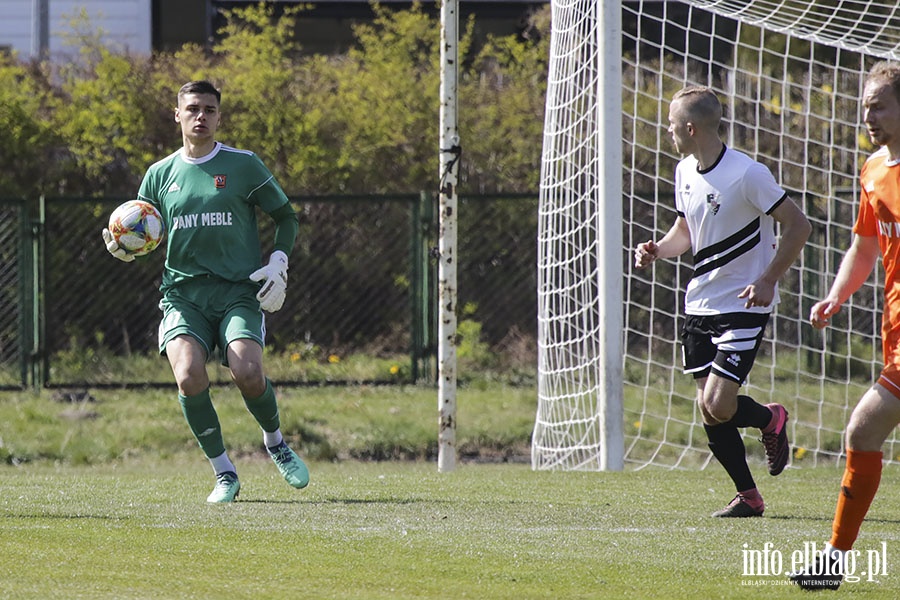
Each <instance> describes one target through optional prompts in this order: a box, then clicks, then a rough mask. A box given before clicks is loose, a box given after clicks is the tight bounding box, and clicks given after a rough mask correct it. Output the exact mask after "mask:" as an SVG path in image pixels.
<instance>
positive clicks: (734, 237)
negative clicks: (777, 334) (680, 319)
mask: <svg viewBox="0 0 900 600" xmlns="http://www.w3.org/2000/svg"><path fill="white" fill-rule="evenodd" d="M786 198H787V194H786V193H785V191H784V190H783V189H782V188H781V186H780V185H778V183H776V181H775V178H774V177H773V176H772V173H771V171H769V169H768V168H766V167H765V166H764V165H762V164H760V163H758V162H756V161H755V160H753V159H752V158H750V157H749V156H747V155H746V154H744V153H743V152H739V151H737V150H732V149H731V148H727V147H723V150H722V154H720V155H719V158H718V160H716V162H715V164H713V165H712V166H711V167H709V168H708V169H705V170H703V171H700V170H699V169H698V165H697V159H696V158H694V156H693V155H691V156H688V157H687V158H685V159H683V160H682V161H680V162H679V163H678V166H677V167H676V169H675V209H676V211H677V212H678V215H679V216H681V217H684V218H685V219H686V220H687V224H688V229H689V230H690V233H691V248H692V252H693V255H694V275H693V278H692V279H691V281H690V282H689V283H688V286H687V293H686V295H685V313H686V314H689V315H716V314H722V313H730V312H757V313H768V312H771V311H772V309H773V307H774V306H775V304H777V303H778V301H779V295H778V286H777V285H776V287H775V297H774V299H773V301H772V304H771V305H770V306H768V307H765V306H754V307H751V308H745V307H744V303H745V302H746V300H744V299H742V298H738V294H740V293H741V291H743V289H744V288H745V287H747V286H748V285H750V284H751V283H753V282H754V281H756V280H757V279H758V278H759V276H760V275H762V273H763V271H765V270H766V268H767V267H768V266H769V263H771V262H772V258H773V257H774V256H775V248H776V239H775V220H774V219H773V218H772V216H771V214H772V211H773V210H775V209H776V208H777V207H778V205H779V204H781V202H783V201H784V200H785V199H786Z"/></svg>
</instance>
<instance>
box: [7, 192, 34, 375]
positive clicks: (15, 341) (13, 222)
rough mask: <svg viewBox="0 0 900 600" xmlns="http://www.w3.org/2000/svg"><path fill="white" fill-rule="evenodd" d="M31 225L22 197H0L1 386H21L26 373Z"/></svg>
mask: <svg viewBox="0 0 900 600" xmlns="http://www.w3.org/2000/svg"><path fill="white" fill-rule="evenodd" d="M28 225H29V223H28V221H27V219H26V216H25V203H24V202H23V201H21V200H2V201H0V389H8V388H10V387H13V388H14V387H18V386H19V385H20V384H21V382H22V381H23V380H24V379H25V377H26V373H25V371H24V369H25V360H26V356H25V353H26V352H27V348H28V343H29V341H30V339H28V338H29V336H28V335H27V331H26V329H25V319H26V311H25V305H26V303H27V299H26V297H25V296H26V292H27V289H28V288H27V287H26V286H27V285H28V284H29V283H30V281H29V278H28V273H29V270H28V269H26V268H24V267H23V265H24V264H25V263H26V262H27V261H28V250H29V249H28V248H27V247H26V246H25V244H26V242H27V240H28V239H29V237H30V236H28V235H27V231H26V228H27V227H28Z"/></svg>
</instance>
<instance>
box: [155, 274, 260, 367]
mask: <svg viewBox="0 0 900 600" xmlns="http://www.w3.org/2000/svg"><path fill="white" fill-rule="evenodd" d="M258 291H259V286H258V285H257V284H255V283H253V282H251V281H248V282H247V284H243V283H233V282H230V281H222V280H217V279H201V280H196V281H190V282H187V283H184V284H181V285H179V286H177V287H171V288H169V289H167V290H166V291H165V293H164V294H163V298H162V300H160V302H159V309H160V310H161V311H162V313H163V316H162V321H160V323H159V353H160V354H162V355H165V353H166V344H168V343H169V341H170V340H172V339H173V338H175V337H177V336H179V335H189V336H191V337H193V338H194V339H196V340H197V341H199V342H200V344H201V345H202V346H203V348H204V349H205V350H206V356H207V358H209V357H210V356H211V355H212V353H213V351H215V350H216V348H218V349H219V354H221V358H222V364H223V365H225V366H226V367H227V366H228V355H227V353H226V352H225V349H226V348H227V347H228V344H230V343H231V342H233V341H234V340H239V339H251V340H256V342H257V343H259V345H260V346H263V347H264V346H265V339H266V320H265V316H264V315H263V312H262V310H260V308H259V300H257V299H256V293H257V292H258Z"/></svg>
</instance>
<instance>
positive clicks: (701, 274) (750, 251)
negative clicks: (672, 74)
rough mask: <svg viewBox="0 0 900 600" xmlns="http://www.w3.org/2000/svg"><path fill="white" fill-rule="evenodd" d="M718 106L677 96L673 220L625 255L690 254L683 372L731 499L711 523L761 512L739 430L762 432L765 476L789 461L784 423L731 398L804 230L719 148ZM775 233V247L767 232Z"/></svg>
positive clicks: (757, 172) (777, 192)
mask: <svg viewBox="0 0 900 600" xmlns="http://www.w3.org/2000/svg"><path fill="white" fill-rule="evenodd" d="M721 119H722V105H721V103H720V102H719V99H718V98H717V97H716V95H715V93H714V92H713V91H712V90H710V89H709V88H706V87H687V88H684V89H683V90H681V91H679V92H677V93H676V94H675V96H674V97H673V98H672V103H671V105H670V108H669V133H670V134H671V135H672V138H673V141H674V142H675V147H676V149H677V150H678V152H680V153H682V154H685V155H688V156H686V158H684V159H683V160H682V161H680V162H679V163H678V166H677V167H676V170H675V208H676V212H677V215H678V217H677V218H676V220H675V223H674V224H673V225H672V227H671V229H669V231H668V232H667V233H666V235H665V236H663V238H662V239H661V240H659V241H658V242H655V241H652V240H650V241H647V242H643V243H640V244H638V245H637V247H636V248H635V250H634V257H635V267H638V268H643V267H646V266H648V265H650V264H651V263H652V262H653V261H654V260H656V259H658V258H674V257H676V256H680V255H681V254H683V253H685V252H687V251H688V250H691V252H692V254H693V257H694V274H693V277H692V279H691V281H690V282H689V283H688V286H687V293H686V295H685V318H684V326H683V329H682V346H683V360H684V370H685V372H686V373H689V374H691V375H692V376H693V377H694V381H695V382H696V385H697V401H698V403H699V406H700V412H701V414H702V416H703V426H704V429H705V430H706V433H707V436H708V437H709V447H710V450H711V451H712V453H713V456H715V457H716V459H717V460H718V461H719V462H720V463H721V464H722V466H723V467H724V468H725V471H726V472H727V473H728V475H729V477H730V478H731V480H732V481H733V482H734V485H735V489H736V491H737V495H736V496H735V497H734V499H733V500H732V501H731V502H730V503H729V504H728V505H727V506H726V507H725V508H723V509H721V510H718V511H716V512H714V513H713V516H715V517H756V516H761V515H762V514H763V510H764V509H765V503H764V502H763V499H762V495H761V494H760V493H759V490H758V489H757V487H756V483H755V482H754V480H753V475H752V474H751V472H750V468H749V466H748V464H747V455H746V449H745V447H744V442H743V439H742V437H741V433H740V428H743V427H755V428H758V429H760V431H761V432H762V441H763V444H764V446H765V449H766V459H767V462H768V469H769V473H770V474H771V475H778V474H779V473H781V472H782V470H784V467H785V465H786V464H787V460H788V455H789V444H788V439H787V420H788V413H787V410H785V408H784V407H783V406H782V405H780V404H776V403H773V404H767V405H761V404H759V403H757V402H756V401H755V400H753V399H752V398H751V397H749V396H746V395H739V394H738V392H739V390H740V387H741V385H742V384H743V383H744V381H745V380H746V378H747V375H748V374H749V373H750V369H751V367H752V366H753V362H754V360H755V359H756V353H757V351H758V349H759V345H760V342H761V341H762V337H763V333H764V331H765V328H766V324H767V322H768V319H769V314H770V313H771V311H772V309H773V307H774V305H775V304H777V303H778V300H779V299H778V280H779V279H780V278H781V277H782V276H783V275H784V273H785V272H786V271H787V270H788V269H789V268H790V266H791V264H792V263H793V262H794V260H796V258H797V256H798V255H799V254H800V251H801V250H802V248H803V245H804V244H805V243H806V239H807V238H808V237H809V233H810V230H811V227H810V224H809V221H808V220H807V218H806V216H805V215H804V214H803V213H802V211H801V210H800V209H799V208H798V207H797V205H796V204H795V203H794V202H793V201H792V200H791V199H790V198H788V196H787V194H786V193H785V191H784V190H783V189H782V188H781V187H780V186H779V185H778V184H777V183H776V182H775V179H774V178H773V177H772V173H771V172H770V171H769V170H768V169H767V168H766V167H765V166H763V165H761V164H760V163H758V162H756V161H754V160H752V159H751V158H749V157H748V156H747V155H745V154H743V153H741V152H738V151H736V150H732V149H730V148H728V147H726V146H725V144H724V143H723V142H722V140H721V139H720V138H719V133H718V130H719V124H720V122H721ZM776 221H777V222H778V223H780V224H781V226H782V228H783V230H782V235H781V240H780V243H778V242H777V241H776V237H775V222H776Z"/></svg>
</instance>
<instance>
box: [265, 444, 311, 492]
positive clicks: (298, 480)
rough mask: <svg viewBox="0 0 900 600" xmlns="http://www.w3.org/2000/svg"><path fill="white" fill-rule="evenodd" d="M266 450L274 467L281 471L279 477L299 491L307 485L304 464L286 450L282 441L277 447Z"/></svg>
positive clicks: (291, 452)
mask: <svg viewBox="0 0 900 600" xmlns="http://www.w3.org/2000/svg"><path fill="white" fill-rule="evenodd" d="M266 450H267V451H268V452H269V456H271V457H272V461H273V462H274V463H275V466H276V467H278V470H279V471H281V476H282V477H284V480H285V481H287V482H288V483H289V484H290V485H291V486H292V487H295V488H297V489H298V490H300V489H303V488H305V487H306V486H307V485H309V469H307V468H306V464H305V463H304V462H303V461H302V460H300V457H299V456H297V454H296V453H295V452H294V451H293V450H291V449H290V448H288V445H287V444H285V443H284V441H282V442H281V443H280V444H278V445H277V446H273V447H271V448H266Z"/></svg>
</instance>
